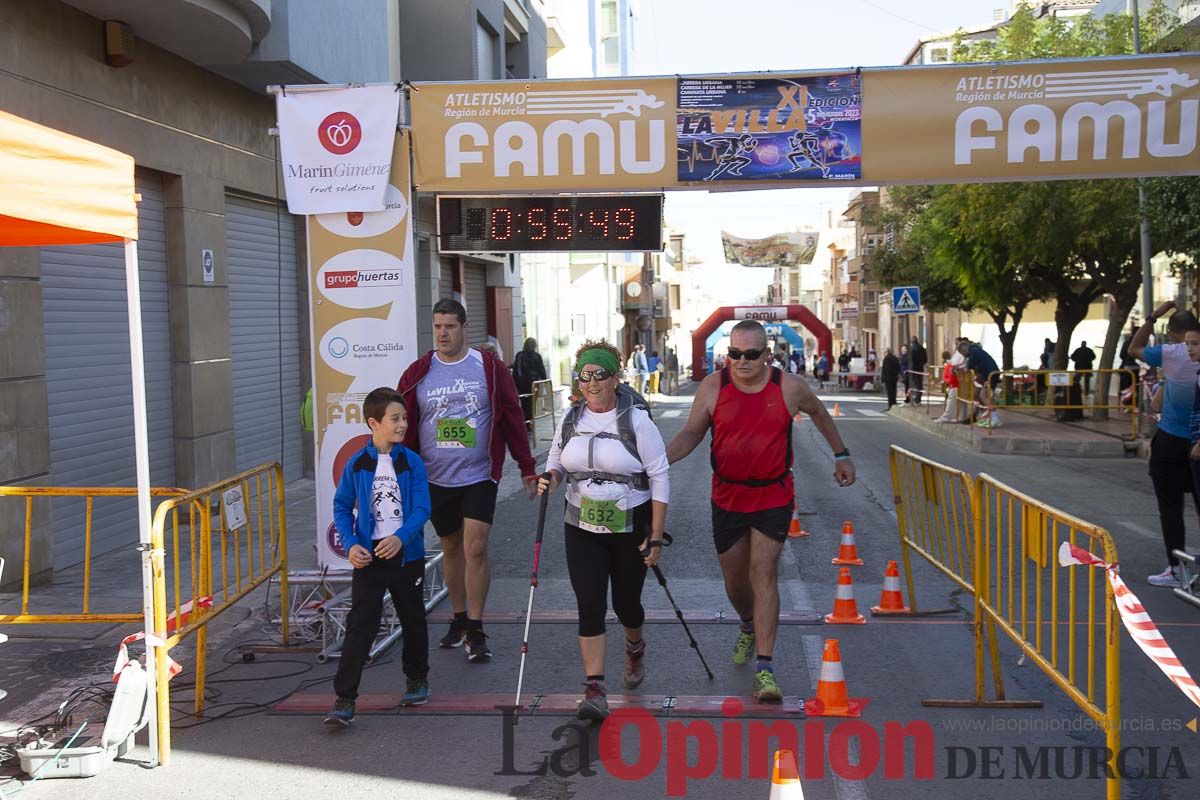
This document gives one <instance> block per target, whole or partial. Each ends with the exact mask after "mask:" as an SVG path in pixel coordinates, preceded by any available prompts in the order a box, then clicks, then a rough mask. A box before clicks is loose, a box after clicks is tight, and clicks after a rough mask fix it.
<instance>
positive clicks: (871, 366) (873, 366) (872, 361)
mask: <svg viewBox="0 0 1200 800" xmlns="http://www.w3.org/2000/svg"><path fill="white" fill-rule="evenodd" d="M878 368H879V356H877V355H875V348H871V349H870V350H868V351H867V372H874V371H875V370H877V369H878Z"/></svg>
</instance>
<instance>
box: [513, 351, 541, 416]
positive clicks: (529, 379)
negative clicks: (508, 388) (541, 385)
mask: <svg viewBox="0 0 1200 800" xmlns="http://www.w3.org/2000/svg"><path fill="white" fill-rule="evenodd" d="M512 376H513V383H515V384H516V385H517V394H519V395H520V396H521V413H522V414H524V415H525V424H527V425H528V424H529V422H530V420H532V419H533V397H531V396H527V395H531V394H532V392H533V384H534V381H544V380H546V364H545V362H543V361H542V357H541V355H540V354H539V353H538V343H537V339H534V338H533V337H530V338H528V339H526V340H525V346H524V347H522V348H521V352H519V353H517V357H516V358H514V359H513V363H512Z"/></svg>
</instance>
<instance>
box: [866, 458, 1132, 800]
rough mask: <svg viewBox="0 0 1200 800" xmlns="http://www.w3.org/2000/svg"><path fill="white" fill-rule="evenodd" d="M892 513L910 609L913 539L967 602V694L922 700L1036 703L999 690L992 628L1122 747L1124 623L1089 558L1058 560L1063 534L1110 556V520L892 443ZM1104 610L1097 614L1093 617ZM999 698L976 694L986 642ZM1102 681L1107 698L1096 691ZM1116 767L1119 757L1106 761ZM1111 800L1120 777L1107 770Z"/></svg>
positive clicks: (1110, 742) (1113, 747) (1114, 747)
mask: <svg viewBox="0 0 1200 800" xmlns="http://www.w3.org/2000/svg"><path fill="white" fill-rule="evenodd" d="M890 462H891V469H892V486H893V490H894V492H895V501H896V518H897V522H898V525H899V532H900V546H901V548H900V549H901V554H902V556H903V559H904V571H905V578H906V581H907V584H908V591H909V602H910V604H911V606H912V608H913V612H914V613H917V601H916V595H915V592H914V586H913V577H912V569H911V563H910V561H909V550H915V551H916V552H917V553H918V554H920V555H921V556H923V557H924V558H925V559H926V560H927V561H928V562H929V563H930V564H932V565H933V566H934V567H936V568H937V569H938V570H939V571H940V572H942V573H943V574H944V575H946V576H947V577H948V578H950V579H951V580H952V581H953V582H954V583H956V584H957V585H958V586H959V587H961V588H962V589H964V590H965V591H968V592H970V593H971V596H972V600H973V603H974V650H975V697H974V699H972V700H925V701H923V704H924V705H929V706H951V707H963V706H977V705H987V706H996V705H999V706H1002V707H1038V706H1040V705H1041V703H1040V702H1036V701H1023V700H1017V701H1012V700H1005V699H1004V687H1003V681H1002V676H1001V672H1000V662H999V650H998V646H997V643H996V633H995V631H996V628H997V627H998V628H999V629H1000V630H1001V631H1003V632H1004V633H1005V634H1007V635H1008V636H1009V638H1010V639H1012V640H1013V642H1015V643H1016V644H1017V646H1018V647H1019V648H1020V649H1021V652H1022V658H1023V659H1025V658H1027V659H1029V660H1030V661H1032V662H1033V663H1034V664H1036V665H1037V666H1038V667H1039V668H1040V669H1041V670H1042V671H1043V672H1044V673H1045V674H1046V676H1047V677H1048V678H1049V679H1050V680H1051V681H1053V682H1054V683H1055V684H1056V685H1057V686H1058V687H1059V688H1061V689H1062V690H1063V691H1064V692H1065V693H1066V694H1067V696H1068V697H1070V698H1071V700H1073V701H1074V702H1075V703H1076V704H1077V705H1078V706H1079V707H1080V709H1081V710H1082V711H1083V712H1084V713H1085V714H1087V715H1088V716H1089V717H1090V718H1091V719H1092V720H1094V721H1095V722H1096V723H1097V725H1098V727H1100V728H1101V729H1102V730H1103V731H1104V732H1105V736H1106V739H1107V742H1106V744H1107V747H1108V748H1109V749H1110V752H1111V753H1113V758H1115V757H1116V753H1117V752H1118V751H1119V749H1120V727H1121V698H1120V686H1121V682H1120V649H1119V647H1120V624H1119V620H1118V617H1117V614H1118V612H1117V606H1116V601H1115V599H1114V597H1113V593H1112V588H1111V586H1110V585H1109V583H1108V581H1107V580H1105V579H1104V576H1103V575H1102V574H1100V573H1099V571H1098V570H1095V569H1087V570H1084V571H1082V572H1080V571H1079V570H1077V569H1074V568H1072V567H1060V566H1058V548H1059V546H1060V544H1062V543H1063V542H1069V543H1071V544H1073V545H1076V546H1078V547H1081V548H1083V549H1085V550H1087V551H1088V552H1091V553H1094V554H1097V555H1099V556H1100V557H1101V558H1103V559H1104V560H1105V561H1107V562H1108V563H1110V564H1116V563H1118V558H1117V550H1116V546H1115V544H1114V543H1113V541H1112V537H1111V536H1110V535H1109V534H1108V532H1107V531H1106V530H1104V529H1103V528H1100V527H1098V526H1096V525H1092V524H1090V523H1087V522H1084V521H1083V520H1080V519H1078V518H1076V517H1073V516H1071V515H1069V514H1066V513H1064V512H1062V511H1059V510H1058V509H1056V508H1053V507H1052V506H1050V505H1047V504H1046V503H1043V502H1041V501H1040V500H1037V499H1035V498H1033V497H1030V496H1029V495H1026V494H1024V493H1022V492H1019V491H1017V490H1015V489H1013V488H1011V487H1009V486H1006V485H1005V484H1003V483H1001V482H999V481H997V480H996V479H994V478H992V477H990V476H988V475H980V476H978V477H977V478H974V479H972V478H971V476H969V475H968V474H967V473H965V472H962V471H961V470H956V469H953V468H951V467H947V466H945V465H943V464H938V463H937V462H934V461H930V460H929V459H925V458H921V457H920V456H918V455H916V454H914V453H911V452H909V451H907V450H904V449H902V448H900V447H896V446H894V445H893V446H892V448H891V453H890ZM1101 618H1102V619H1101ZM985 642H986V647H987V649H988V651H989V653H990V661H991V667H992V673H993V678H994V681H995V698H996V699H995V700H991V701H987V700H984V683H985V671H986V670H985V661H984V648H985ZM1101 683H1103V699H1102V700H1101V699H1100V697H1099V695H1100V693H1101V689H1100V686H1101ZM1114 773H1115V765H1114ZM1106 788H1107V797H1108V798H1109V800H1118V798H1119V797H1120V778H1119V777H1114V778H1108V779H1107V786H1106Z"/></svg>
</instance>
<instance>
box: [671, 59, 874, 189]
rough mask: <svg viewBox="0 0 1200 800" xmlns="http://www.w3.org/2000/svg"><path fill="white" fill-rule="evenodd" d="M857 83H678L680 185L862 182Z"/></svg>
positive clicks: (843, 79)
mask: <svg viewBox="0 0 1200 800" xmlns="http://www.w3.org/2000/svg"><path fill="white" fill-rule="evenodd" d="M860 87H861V78H860V76H859V75H858V74H857V73H855V72H848V73H841V74H837V75H803V76H795V77H780V78H774V77H772V78H736V77H730V78H680V79H679V97H678V103H677V105H678V109H677V111H678V117H677V125H678V127H677V130H676V138H677V140H678V157H679V168H678V178H679V180H680V181H681V182H695V181H703V182H709V181H721V182H727V181H795V182H805V181H809V182H811V181H817V182H826V181H839V180H841V181H853V180H858V179H859V178H861V177H862V173H861V154H862V137H861V125H862V94H861V91H860Z"/></svg>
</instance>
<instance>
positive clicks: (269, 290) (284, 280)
mask: <svg viewBox="0 0 1200 800" xmlns="http://www.w3.org/2000/svg"><path fill="white" fill-rule="evenodd" d="M277 212H278V213H277ZM225 238H226V247H227V249H228V257H229V325H230V334H231V337H232V341H233V429H234V435H235V437H236V438H237V459H236V461H237V468H238V470H239V471H240V470H245V469H250V468H252V467H256V466H258V465H260V464H264V463H266V462H268V461H275V460H278V461H279V462H280V463H281V464H283V472H284V477H285V478H286V479H287V480H294V479H296V478H299V477H301V474H302V472H303V457H302V445H301V437H302V435H303V431H302V429H301V427H300V415H299V409H300V402H301V400H302V399H303V398H302V397H301V394H300V321H299V313H298V309H297V299H296V232H295V221H294V218H293V217H292V216H291V215H290V214H288V213H287V211H286V210H285V209H282V208H279V207H278V206H276V205H275V204H273V203H264V202H261V201H258V200H250V199H246V198H242V197H237V196H234V195H228V196H226V198H225ZM281 448H282V450H281Z"/></svg>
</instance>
